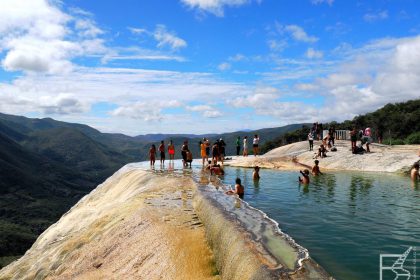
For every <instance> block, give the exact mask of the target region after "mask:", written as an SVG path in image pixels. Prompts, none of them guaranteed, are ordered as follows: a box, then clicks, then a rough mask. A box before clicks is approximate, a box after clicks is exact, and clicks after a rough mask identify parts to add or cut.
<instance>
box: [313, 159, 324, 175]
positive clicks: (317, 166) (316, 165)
mask: <svg viewBox="0 0 420 280" xmlns="http://www.w3.org/2000/svg"><path fill="white" fill-rule="evenodd" d="M318 164H319V160H315V165H314V167H312V175H314V176H318V175H322V172H321V170H319V165H318Z"/></svg>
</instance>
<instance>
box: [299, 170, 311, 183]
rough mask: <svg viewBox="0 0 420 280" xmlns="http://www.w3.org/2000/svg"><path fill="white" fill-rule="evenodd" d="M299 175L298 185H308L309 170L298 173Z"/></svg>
mask: <svg viewBox="0 0 420 280" xmlns="http://www.w3.org/2000/svg"><path fill="white" fill-rule="evenodd" d="M299 172H300V174H302V177H300V176H299V183H302V184H304V185H307V184H309V170H308V169H305V170H304V171H302V170H301V171H299Z"/></svg>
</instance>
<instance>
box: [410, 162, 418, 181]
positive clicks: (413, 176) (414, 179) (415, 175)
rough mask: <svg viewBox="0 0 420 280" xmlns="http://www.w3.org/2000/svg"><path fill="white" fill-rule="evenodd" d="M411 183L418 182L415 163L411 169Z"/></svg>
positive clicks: (416, 164)
mask: <svg viewBox="0 0 420 280" xmlns="http://www.w3.org/2000/svg"><path fill="white" fill-rule="evenodd" d="M410 175H411V181H413V182H416V181H417V180H419V178H420V174H419V163H418V162H416V163H414V164H413V168H411V172H410Z"/></svg>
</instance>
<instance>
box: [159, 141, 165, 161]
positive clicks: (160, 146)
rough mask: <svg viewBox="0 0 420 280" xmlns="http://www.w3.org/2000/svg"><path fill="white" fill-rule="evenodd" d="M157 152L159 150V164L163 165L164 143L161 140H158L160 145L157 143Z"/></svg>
mask: <svg viewBox="0 0 420 280" xmlns="http://www.w3.org/2000/svg"><path fill="white" fill-rule="evenodd" d="M158 149H159V152H160V165H164V164H165V143H164V142H163V140H162V141H160V145H159V148H158Z"/></svg>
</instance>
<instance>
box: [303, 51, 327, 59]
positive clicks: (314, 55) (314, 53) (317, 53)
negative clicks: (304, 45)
mask: <svg viewBox="0 0 420 280" xmlns="http://www.w3.org/2000/svg"><path fill="white" fill-rule="evenodd" d="M305 55H306V57H307V58H310V59H313V58H316V59H318V58H322V57H323V56H324V53H323V52H322V51H317V50H315V49H313V48H308V49H307V51H306V53H305Z"/></svg>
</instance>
